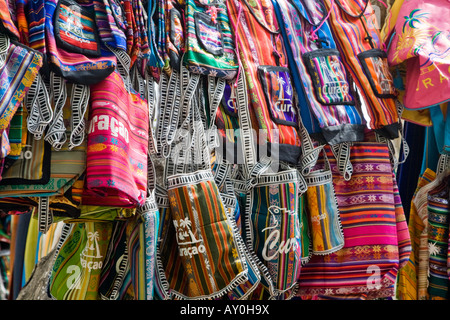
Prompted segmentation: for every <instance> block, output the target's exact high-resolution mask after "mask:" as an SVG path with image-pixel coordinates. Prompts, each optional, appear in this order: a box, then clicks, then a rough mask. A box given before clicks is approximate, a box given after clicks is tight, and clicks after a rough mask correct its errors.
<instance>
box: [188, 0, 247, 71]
mask: <svg viewBox="0 0 450 320" xmlns="http://www.w3.org/2000/svg"><path fill="white" fill-rule="evenodd" d="M185 14H186V49H185V50H186V52H185V54H184V56H183V64H184V65H185V66H186V67H187V69H188V70H189V71H190V72H193V73H199V74H204V75H209V76H213V77H219V78H224V79H228V80H231V79H233V78H234V77H235V76H236V74H237V69H238V64H237V60H236V54H235V52H234V43H233V36H232V31H231V27H230V22H229V18H228V12H227V7H226V4H225V1H223V0H187V1H186V12H185Z"/></svg>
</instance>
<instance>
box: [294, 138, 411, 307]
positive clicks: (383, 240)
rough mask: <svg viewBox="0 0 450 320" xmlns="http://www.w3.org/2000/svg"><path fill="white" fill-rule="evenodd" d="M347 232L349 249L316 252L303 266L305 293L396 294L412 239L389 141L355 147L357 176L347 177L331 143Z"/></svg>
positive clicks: (330, 154) (329, 152)
mask: <svg viewBox="0 0 450 320" xmlns="http://www.w3.org/2000/svg"><path fill="white" fill-rule="evenodd" d="M325 148H326V153H327V156H328V159H329V162H330V166H331V170H332V174H333V185H334V188H335V193H336V197H337V201H338V206H339V212H340V219H341V223H342V229H343V233H344V243H345V244H344V247H343V248H342V249H340V250H338V251H336V252H334V253H331V254H329V255H326V256H323V255H313V256H312V257H311V260H310V261H309V262H308V263H307V264H306V265H305V266H303V268H302V272H301V274H300V281H299V291H298V295H299V296H321V297H335V298H338V297H344V296H348V295H351V296H354V297H355V298H356V297H358V296H359V297H366V298H370V299H374V298H386V297H393V296H394V295H395V282H396V276H397V274H398V270H399V268H401V267H403V266H404V265H405V264H406V263H407V261H408V259H409V255H410V251H411V240H410V236H409V233H408V229H407V224H406V220H405V216H404V213H403V208H402V205H401V199H400V195H399V193H398V188H397V185H396V181H395V177H394V175H393V171H392V166H391V163H390V158H389V150H388V147H387V146H386V144H382V143H376V142H358V143H354V145H353V146H352V147H351V158H350V159H351V163H352V164H353V169H354V172H353V175H352V177H351V179H350V180H345V179H344V178H343V177H342V175H341V174H340V173H339V170H338V168H337V162H336V160H335V159H334V157H333V152H332V150H331V148H330V147H329V146H326V147H325Z"/></svg>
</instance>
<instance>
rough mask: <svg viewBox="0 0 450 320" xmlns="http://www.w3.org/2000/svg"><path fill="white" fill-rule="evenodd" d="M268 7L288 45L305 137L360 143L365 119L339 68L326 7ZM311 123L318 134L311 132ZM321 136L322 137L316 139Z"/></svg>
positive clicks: (297, 3)
mask: <svg viewBox="0 0 450 320" xmlns="http://www.w3.org/2000/svg"><path fill="white" fill-rule="evenodd" d="M273 3H274V6H275V9H276V11H277V17H278V20H279V23H280V25H281V32H282V34H283V39H284V41H285V43H286V44H288V45H287V46H286V47H287V48H286V52H287V55H288V58H289V65H290V66H291V67H292V76H293V78H294V79H295V80H296V81H294V84H295V87H296V90H297V94H298V96H299V101H298V103H299V104H300V106H299V109H300V113H301V115H302V122H303V124H304V125H305V127H306V129H307V131H308V132H309V133H310V134H312V136H313V137H315V138H316V139H318V140H319V141H323V140H324V141H326V142H327V143H328V144H331V145H334V144H338V143H341V142H348V141H361V140H362V139H363V134H364V119H363V117H362V114H361V110H360V108H359V106H358V104H357V99H356V98H355V92H354V89H353V87H352V85H353V81H351V78H350V76H349V75H348V74H347V71H346V69H345V67H344V66H343V64H342V58H341V56H340V53H339V51H338V50H337V48H336V43H335V41H334V39H333V36H332V34H331V29H330V26H329V23H328V21H327V20H326V19H327V17H326V9H325V7H324V6H323V4H322V3H321V2H315V3H313V2H312V1H309V0H302V1H301V0H295V1H291V2H288V1H285V0H280V1H273ZM300 35H301V36H300ZM316 38H317V39H316ZM311 117H314V119H313V120H311ZM316 121H317V122H318V125H319V127H320V128H315V126H314V125H315V122H316ZM320 133H321V134H322V135H323V137H318V136H317V135H318V134H320Z"/></svg>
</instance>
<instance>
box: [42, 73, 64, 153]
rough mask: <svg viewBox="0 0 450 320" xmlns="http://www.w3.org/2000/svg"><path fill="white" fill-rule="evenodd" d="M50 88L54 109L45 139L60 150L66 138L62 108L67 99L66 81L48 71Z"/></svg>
mask: <svg viewBox="0 0 450 320" xmlns="http://www.w3.org/2000/svg"><path fill="white" fill-rule="evenodd" d="M50 88H52V91H53V101H54V105H55V109H54V111H53V119H52V122H51V123H50V124H49V127H48V130H47V134H46V135H45V138H44V139H45V141H47V142H49V143H50V144H51V146H52V147H53V148H54V149H55V150H61V148H62V146H63V145H64V143H66V140H67V134H66V126H65V125H64V116H63V109H64V106H65V104H66V100H67V87H66V81H65V80H64V79H63V78H62V77H60V76H57V75H56V74H55V73H53V72H51V73H50Z"/></svg>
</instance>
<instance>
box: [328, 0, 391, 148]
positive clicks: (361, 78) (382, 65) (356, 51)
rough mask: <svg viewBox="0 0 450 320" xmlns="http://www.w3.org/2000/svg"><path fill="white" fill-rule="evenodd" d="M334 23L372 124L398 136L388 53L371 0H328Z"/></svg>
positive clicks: (373, 126) (343, 56) (339, 46)
mask: <svg viewBox="0 0 450 320" xmlns="http://www.w3.org/2000/svg"><path fill="white" fill-rule="evenodd" d="M324 3H325V5H326V7H327V10H330V11H331V14H330V17H329V19H330V24H329V25H330V27H331V28H332V31H333V36H334V39H335V40H336V44H337V47H338V49H339V51H340V53H341V56H342V58H343V62H344V65H345V66H346V68H347V70H348V71H349V73H350V74H351V76H352V78H353V80H354V81H355V84H356V86H357V88H358V92H359V94H360V97H361V99H362V100H361V102H362V104H363V106H362V108H363V110H365V112H366V113H367V114H366V116H367V118H368V119H366V121H367V122H368V126H369V128H371V129H375V130H377V131H378V132H379V133H380V134H381V135H383V136H385V137H386V138H389V139H393V138H397V137H398V134H399V132H398V129H399V123H398V119H399V118H398V111H397V107H396V105H395V99H394V98H395V90H394V83H393V79H392V75H391V74H390V72H389V70H388V66H387V55H386V52H385V51H383V50H382V42H381V39H380V32H379V30H378V29H377V22H376V16H375V13H374V10H373V8H372V5H371V4H370V2H369V0H355V1H342V0H335V1H334V5H333V6H332V7H331V4H332V3H333V2H332V1H331V0H325V1H324Z"/></svg>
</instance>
